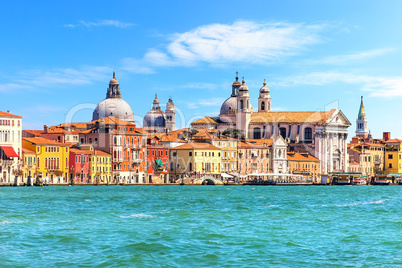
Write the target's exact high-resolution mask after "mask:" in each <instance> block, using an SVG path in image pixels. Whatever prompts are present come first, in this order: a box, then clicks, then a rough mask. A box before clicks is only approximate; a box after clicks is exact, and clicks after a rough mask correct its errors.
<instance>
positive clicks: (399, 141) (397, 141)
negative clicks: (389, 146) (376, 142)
mask: <svg viewBox="0 0 402 268" xmlns="http://www.w3.org/2000/svg"><path fill="white" fill-rule="evenodd" d="M401 142H402V140H400V139H392V140H387V141H386V142H385V143H401Z"/></svg>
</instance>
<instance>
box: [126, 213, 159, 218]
mask: <svg viewBox="0 0 402 268" xmlns="http://www.w3.org/2000/svg"><path fill="white" fill-rule="evenodd" d="M119 217H120V218H123V219H130V218H153V217H155V216H152V215H149V214H144V213H138V214H133V215H130V216H119Z"/></svg>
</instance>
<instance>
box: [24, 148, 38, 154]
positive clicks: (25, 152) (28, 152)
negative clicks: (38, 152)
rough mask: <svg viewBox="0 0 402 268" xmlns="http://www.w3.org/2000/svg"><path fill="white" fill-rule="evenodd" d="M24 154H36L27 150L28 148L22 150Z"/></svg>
mask: <svg viewBox="0 0 402 268" xmlns="http://www.w3.org/2000/svg"><path fill="white" fill-rule="evenodd" d="M22 153H24V154H35V152H34V151H32V150H29V149H26V148H22Z"/></svg>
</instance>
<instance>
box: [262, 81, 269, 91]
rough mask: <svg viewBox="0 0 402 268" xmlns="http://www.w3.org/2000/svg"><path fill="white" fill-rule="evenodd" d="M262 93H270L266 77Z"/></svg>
mask: <svg viewBox="0 0 402 268" xmlns="http://www.w3.org/2000/svg"><path fill="white" fill-rule="evenodd" d="M260 93H269V88H268V87H267V83H266V82H265V79H264V83H263V86H262V88H261V89H260Z"/></svg>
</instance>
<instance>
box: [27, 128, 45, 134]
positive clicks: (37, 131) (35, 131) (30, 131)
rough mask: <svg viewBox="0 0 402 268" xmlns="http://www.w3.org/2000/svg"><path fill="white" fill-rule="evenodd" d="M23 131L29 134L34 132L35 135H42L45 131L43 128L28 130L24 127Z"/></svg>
mask: <svg viewBox="0 0 402 268" xmlns="http://www.w3.org/2000/svg"><path fill="white" fill-rule="evenodd" d="M23 131H25V132H27V133H29V134H32V135H34V136H40V135H42V134H43V133H44V131H43V130H27V129H24V130H23Z"/></svg>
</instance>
